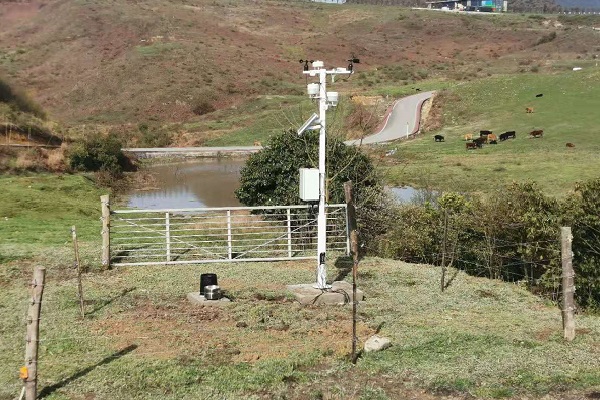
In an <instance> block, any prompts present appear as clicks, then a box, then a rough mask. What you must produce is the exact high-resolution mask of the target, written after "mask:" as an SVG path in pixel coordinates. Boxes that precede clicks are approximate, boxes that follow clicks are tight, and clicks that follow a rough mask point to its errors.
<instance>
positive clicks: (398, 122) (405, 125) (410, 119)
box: [346, 92, 434, 145]
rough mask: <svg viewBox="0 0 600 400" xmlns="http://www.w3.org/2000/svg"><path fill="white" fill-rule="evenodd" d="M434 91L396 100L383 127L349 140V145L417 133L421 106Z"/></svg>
mask: <svg viewBox="0 0 600 400" xmlns="http://www.w3.org/2000/svg"><path fill="white" fill-rule="evenodd" d="M433 93H434V92H423V93H418V94H415V95H412V96H408V97H404V98H402V99H398V100H396V102H395V103H394V107H393V108H392V111H391V112H390V113H389V114H388V116H387V120H386V121H385V124H384V126H383V128H382V129H381V130H380V131H379V132H377V133H375V134H373V135H371V136H367V137H365V138H363V139H362V142H361V140H360V139H355V140H349V141H347V142H346V144H348V145H359V144H361V143H362V144H374V143H383V142H389V141H391V140H396V139H401V138H404V137H406V136H408V135H409V134H410V135H412V134H414V133H417V132H418V130H419V125H420V123H421V106H422V105H423V102H424V101H425V100H427V99H429V98H431V96H432V95H433Z"/></svg>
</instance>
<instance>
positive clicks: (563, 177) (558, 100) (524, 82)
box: [388, 63, 600, 196]
mask: <svg viewBox="0 0 600 400" xmlns="http://www.w3.org/2000/svg"><path fill="white" fill-rule="evenodd" d="M572 65H578V64H576V63H573V64H572ZM582 65H583V64H582ZM585 66H586V67H588V68H585V69H584V70H581V71H568V72H557V73H556V74H553V75H541V74H531V73H528V74H521V75H508V76H503V77H492V78H489V79H484V80H480V81H476V82H468V83H464V84H460V85H456V86H453V87H451V88H448V89H447V90H446V91H442V92H441V94H440V96H439V98H438V100H436V102H438V103H439V106H440V108H439V109H437V110H434V112H433V114H434V115H433V116H432V117H433V118H436V119H439V125H440V126H443V128H441V129H433V130H432V131H431V132H429V133H427V134H425V135H423V136H421V137H419V138H417V139H416V140H413V141H409V142H405V143H402V144H400V145H398V147H399V149H400V151H399V152H398V154H397V155H396V156H395V158H396V159H395V161H391V162H390V163H389V164H392V165H393V164H396V165H394V166H391V167H390V168H389V170H388V171H389V179H390V180H391V181H394V182H396V183H398V184H401V183H411V184H414V185H417V186H421V187H428V186H429V187H435V188H440V189H445V190H458V191H469V192H471V191H486V190H488V189H491V188H496V187H499V186H501V185H504V184H506V183H509V182H511V181H512V180H518V181H522V180H528V179H531V180H535V181H537V182H539V183H540V185H541V186H542V188H543V189H544V190H545V191H546V192H548V193H550V194H554V195H559V196H560V195H563V194H564V193H565V192H566V191H568V190H569V189H572V188H573V184H574V183H575V182H577V181H583V180H586V179H590V178H595V177H597V176H599V175H600V167H599V166H598V164H597V163H596V161H595V159H596V154H597V153H598V151H599V150H600V144H599V143H598V141H597V135H596V134H597V130H596V129H595V126H596V124H597V117H596V111H595V110H597V109H598V107H600V89H599V88H600V86H599V85H598V84H599V83H600V68H599V67H596V66H595V65H594V64H591V65H590V64H587V65H585ZM565 67H567V66H565ZM568 67H570V65H568ZM564 69H568V68H564ZM537 94H543V97H536V95H537ZM526 107H533V108H534V112H533V113H531V114H529V113H526V112H525V108H526ZM484 129H486V130H492V131H493V132H495V133H496V134H497V135H499V134H500V133H502V132H505V131H512V130H515V131H516V132H517V138H516V139H515V140H507V141H504V142H499V144H497V145H486V146H485V147H484V148H483V149H478V150H474V151H473V150H471V151H467V150H466V148H465V141H464V136H465V135H466V134H473V135H474V136H478V133H479V130H484ZM534 129H543V130H544V136H543V138H537V139H534V138H531V137H529V135H528V133H529V132H530V131H532V130H534ZM434 133H438V134H442V135H444V136H445V139H446V141H445V142H443V143H435V142H434V141H433V134H434ZM568 142H569V143H573V144H574V145H575V148H569V147H566V143H568Z"/></svg>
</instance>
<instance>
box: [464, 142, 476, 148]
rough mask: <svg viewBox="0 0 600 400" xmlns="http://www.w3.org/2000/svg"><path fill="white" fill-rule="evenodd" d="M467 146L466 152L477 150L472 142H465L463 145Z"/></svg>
mask: <svg viewBox="0 0 600 400" xmlns="http://www.w3.org/2000/svg"><path fill="white" fill-rule="evenodd" d="M465 144H466V145H467V150H474V149H477V144H476V143H473V142H467V143H465Z"/></svg>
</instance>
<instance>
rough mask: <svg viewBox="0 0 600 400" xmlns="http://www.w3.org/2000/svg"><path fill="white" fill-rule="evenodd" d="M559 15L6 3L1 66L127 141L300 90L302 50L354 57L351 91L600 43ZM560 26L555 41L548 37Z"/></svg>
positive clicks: (62, 115) (503, 67) (459, 74)
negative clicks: (140, 129) (142, 126)
mask: <svg viewBox="0 0 600 400" xmlns="http://www.w3.org/2000/svg"><path fill="white" fill-rule="evenodd" d="M49 21H51V23H49ZM74 21H75V22H74ZM548 21H551V22H552V23H547V22H548ZM553 21H554V20H553V19H552V17H548V18H546V17H540V18H529V17H527V16H522V15H515V14H513V15H500V16H465V15H448V14H441V13H431V12H426V11H414V10H410V9H406V8H400V7H396V6H372V5H371V6H366V5H351V4H347V5H345V6H341V7H339V6H328V5H319V4H315V3H306V2H269V3H268V4H261V3H256V2H250V1H245V0H235V1H230V2H221V1H217V2H214V1H209V0H194V1H188V2H180V1H175V0H172V1H158V0H145V1H142V2H137V3H131V2H126V1H122V0H116V1H113V2H109V3H107V2H105V1H99V0H89V1H86V2H61V1H55V0H47V1H45V2H44V3H42V2H35V1H33V2H24V3H10V4H0V24H2V26H3V30H2V32H1V33H0V71H4V72H5V73H6V74H8V76H9V77H10V79H11V80H12V81H14V82H16V83H18V84H19V85H20V86H22V87H25V88H27V90H28V91H29V92H30V94H31V95H32V96H33V97H34V98H35V99H36V100H38V101H39V102H40V103H41V105H42V106H43V107H44V109H46V110H47V111H48V113H49V114H50V115H51V117H52V118H53V119H57V120H59V121H61V122H62V123H65V124H81V123H85V124H87V125H90V124H92V125H94V124H102V125H108V126H109V127H110V126H114V125H120V126H121V128H119V129H121V130H122V131H123V132H127V134H128V135H129V134H131V132H132V131H135V130H136V129H135V126H136V125H137V124H138V123H141V122H145V123H147V122H150V123H155V124H156V123H158V124H164V123H165V122H166V121H172V122H173V121H177V122H193V121H200V122H202V121H214V124H213V125H215V124H216V125H219V124H220V120H221V119H223V118H229V119H232V118H234V117H232V116H227V115H225V117H224V116H223V114H219V113H218V112H219V111H221V112H225V111H226V110H230V108H231V107H237V109H240V108H243V107H240V106H243V104H244V103H246V102H248V101H249V100H254V99H256V98H257V96H262V95H269V94H284V95H286V94H287V95H300V94H302V92H303V86H304V78H303V77H302V76H301V75H300V73H299V72H300V65H299V64H298V59H300V58H313V59H319V58H321V59H325V60H326V61H327V62H328V63H331V64H337V65H344V64H345V60H346V59H347V58H348V56H349V55H350V53H355V54H356V55H357V56H358V57H360V58H361V62H362V63H361V64H360V66H359V68H358V71H359V72H360V71H362V72H366V73H364V74H360V73H359V74H358V75H357V76H356V77H355V78H356V79H351V80H349V81H348V82H339V83H338V85H336V86H337V89H338V90H340V91H342V92H346V93H348V92H349V93H354V92H358V91H362V92H364V91H376V90H382V89H385V88H389V87H392V86H393V87H402V86H404V85H409V84H412V83H414V82H416V81H420V80H423V79H433V80H436V79H437V80H439V79H459V80H461V79H471V78H475V77H483V76H487V75H489V74H497V73H503V72H518V71H519V70H522V69H523V66H524V65H525V66H526V67H527V68H530V66H531V65H536V66H537V65H539V67H537V68H539V69H540V70H543V69H544V68H545V65H546V63H547V62H548V61H549V60H561V59H574V58H576V57H580V58H582V59H585V58H587V57H590V56H591V53H589V52H593V51H595V50H596V49H595V48H594V46H597V40H598V37H597V33H595V32H593V31H592V30H591V29H572V28H570V27H569V26H567V25H565V26H566V27H557V25H556V24H555V23H554V22H553ZM590 23H593V21H592V22H590ZM553 32H557V34H556V37H555V38H554V39H553V40H552V41H549V42H545V43H543V42H540V39H541V38H544V37H549V36H548V35H550V34H552V33H553ZM588 53H589V54H588ZM361 75H362V76H361ZM212 110H215V111H217V112H216V113H215V112H213V111H212ZM240 112H246V111H240ZM217 115H218V116H217ZM131 123H133V125H128V124H131ZM249 123H253V122H252V121H251V120H247V121H237V120H231V122H230V123H229V125H230V127H220V126H217V127H215V126H211V127H207V126H206V125H203V126H202V127H201V128H200V129H197V130H194V134H193V135H191V136H192V138H190V134H189V133H188V131H189V130H190V129H189V127H186V126H183V127H177V128H174V129H175V130H176V132H177V135H176V136H181V137H185V141H187V142H195V143H200V142H202V140H201V139H199V138H202V137H205V138H215V137H219V136H224V135H227V134H228V133H230V132H231V131H232V129H240V127H243V126H244V125H247V124H249ZM177 140H178V139H177V137H176V138H175V142H177Z"/></svg>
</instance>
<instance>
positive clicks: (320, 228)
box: [298, 56, 360, 290]
mask: <svg viewBox="0 0 600 400" xmlns="http://www.w3.org/2000/svg"><path fill="white" fill-rule="evenodd" d="M348 62H349V64H348V66H347V67H346V68H333V69H329V70H328V69H326V68H325V63H323V61H318V60H314V61H313V60H310V61H309V60H300V63H302V64H304V70H303V74H304V75H307V77H314V78H318V82H312V83H309V84H308V85H307V88H306V89H307V92H308V96H309V97H310V98H311V99H314V100H318V103H319V114H316V113H315V114H313V115H312V116H311V117H310V118H309V119H308V120H307V121H306V122H305V123H304V124H303V125H302V126H301V127H300V128H299V129H298V135H302V133H304V132H305V131H306V130H317V129H318V130H319V168H318V191H316V190H315V188H314V186H316V185H317V181H316V179H315V178H316V176H317V173H316V171H314V170H313V171H310V169H309V170H308V171H307V170H306V169H302V170H301V171H300V197H301V199H302V200H304V201H307V202H311V201H316V200H318V202H319V213H318V217H317V279H316V284H315V286H314V287H315V288H316V289H321V290H326V289H330V288H331V286H330V285H328V284H327V267H326V263H325V262H326V251H327V249H326V248H327V223H326V222H327V220H326V215H325V197H326V193H325V178H326V177H325V154H326V127H327V123H326V119H327V110H328V109H329V107H335V106H337V104H338V100H339V94H338V92H328V91H327V76H329V75H330V76H331V81H332V83H333V82H334V81H335V76H336V75H351V74H352V73H353V72H354V64H357V63H359V62H360V61H359V59H358V58H354V56H352V57H351V58H350V59H349V60H348ZM309 64H310V66H309ZM315 197H316V198H315Z"/></svg>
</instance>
